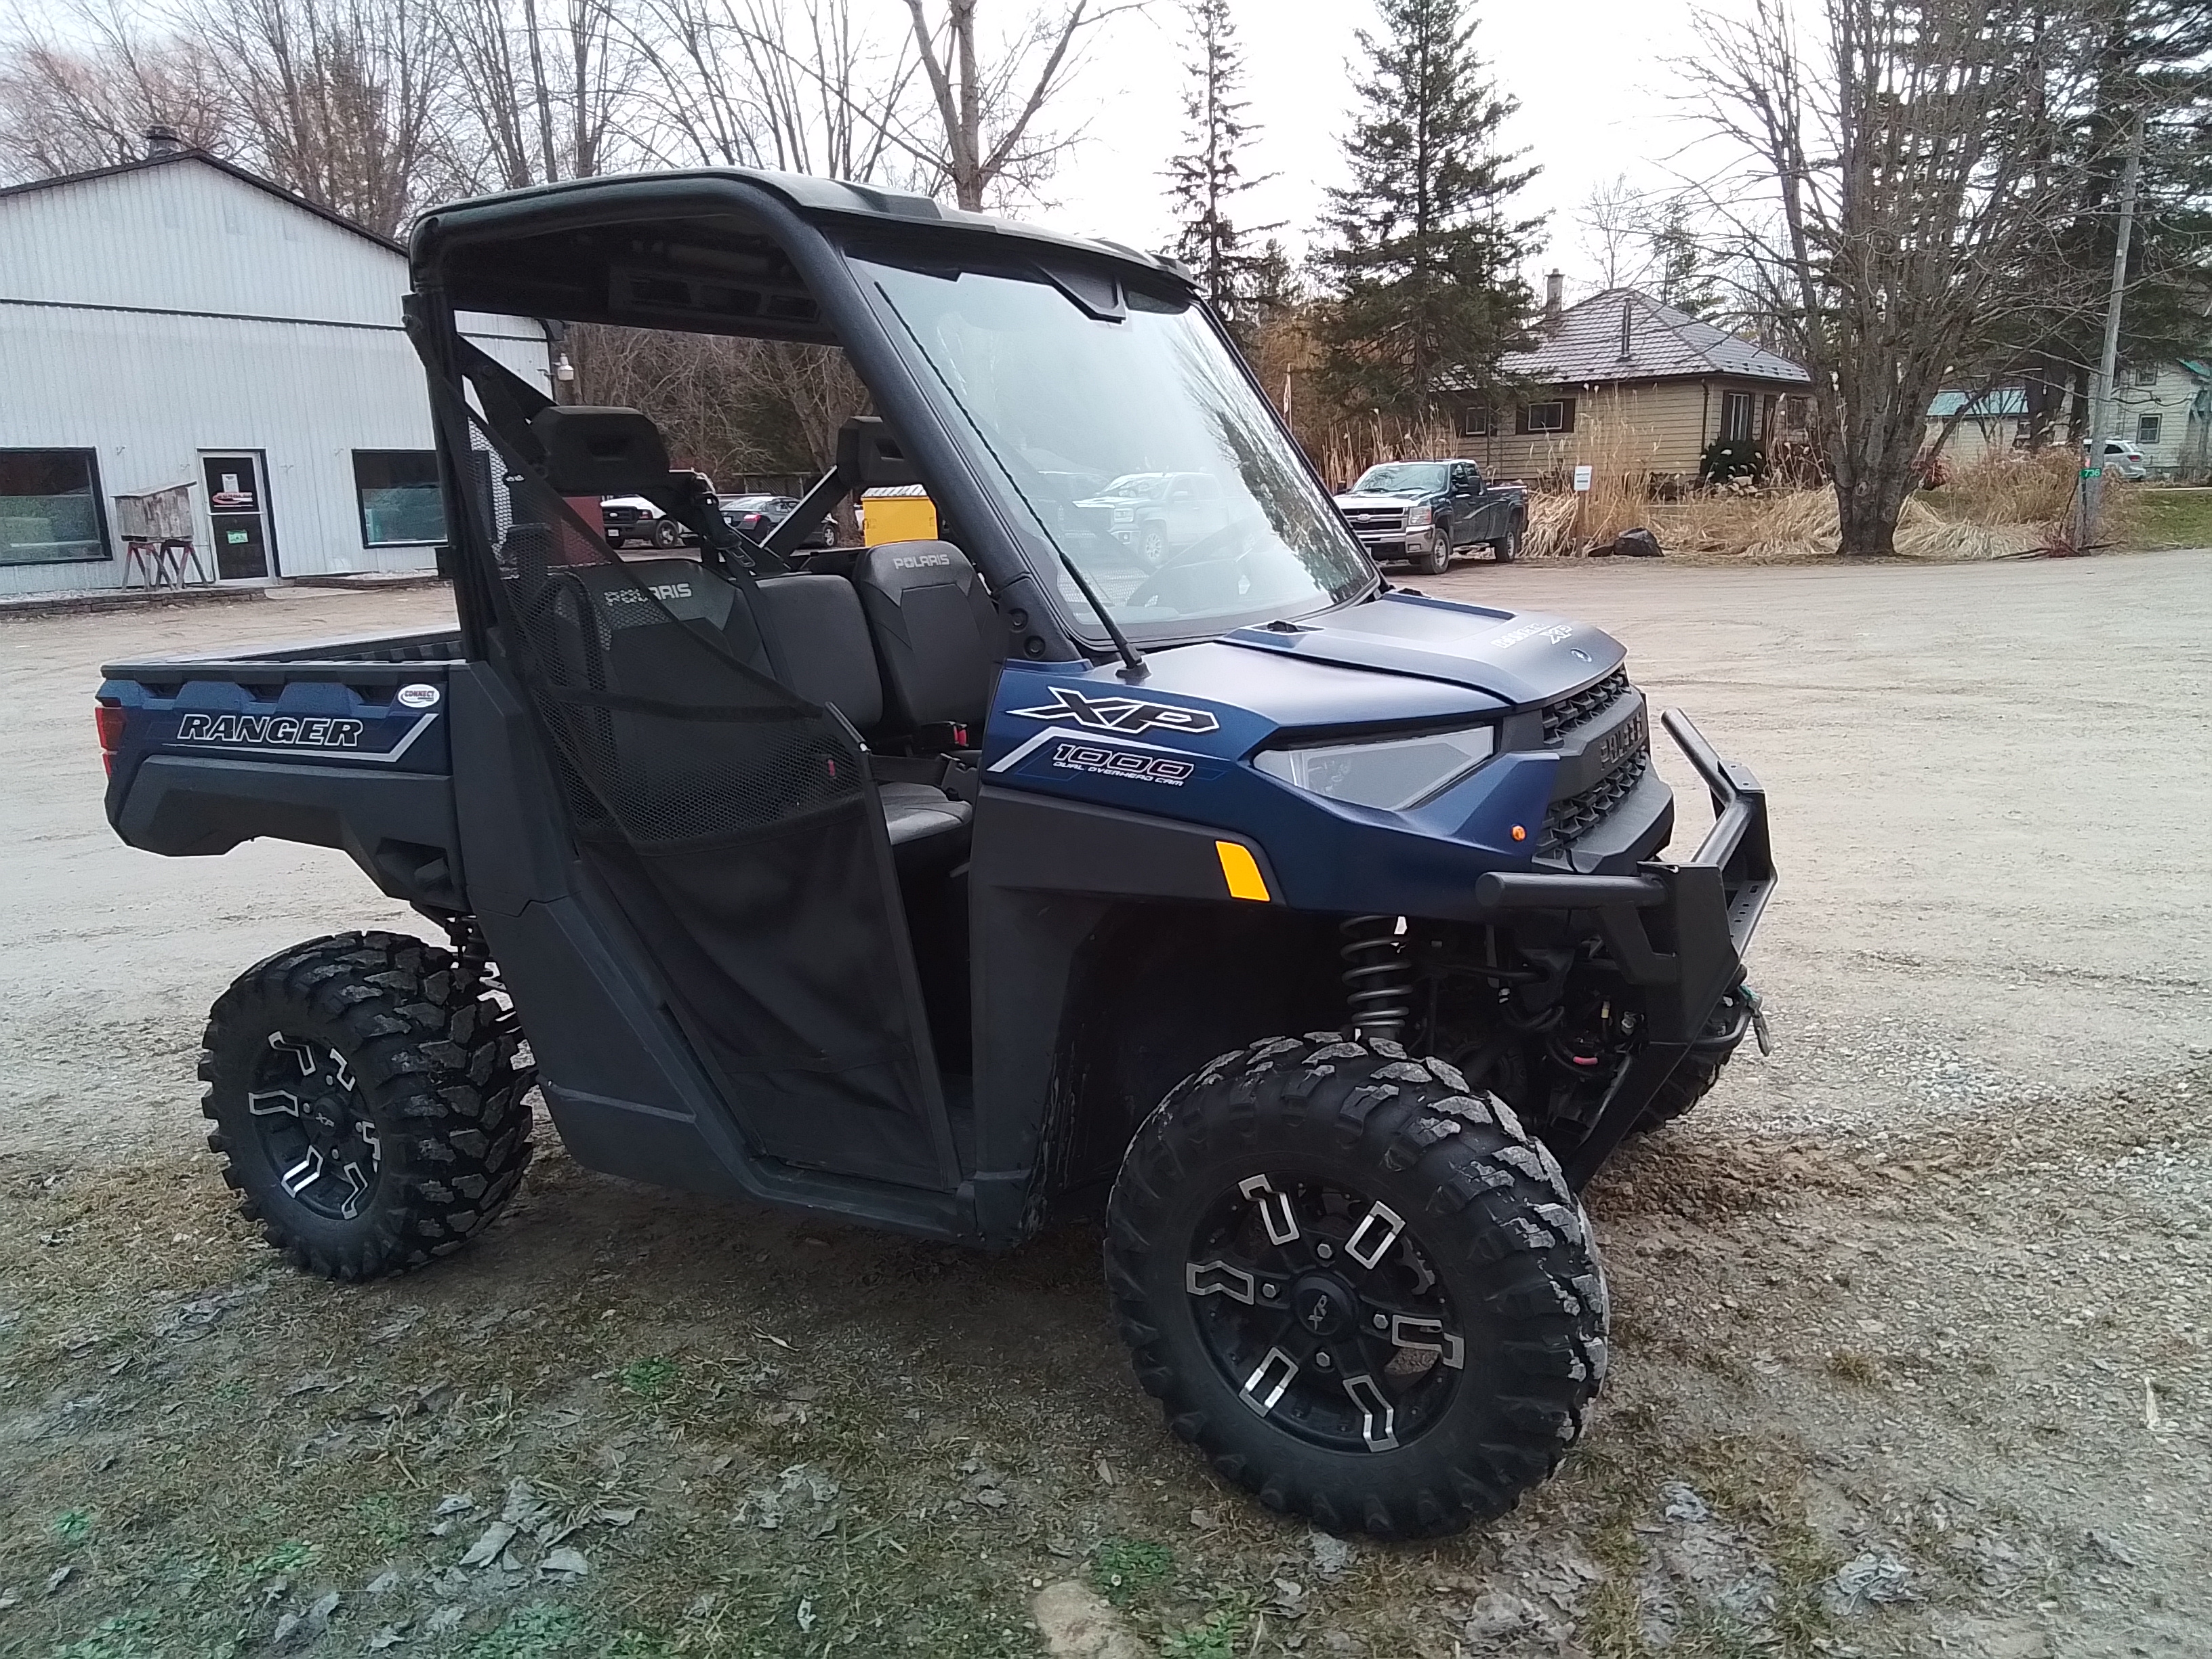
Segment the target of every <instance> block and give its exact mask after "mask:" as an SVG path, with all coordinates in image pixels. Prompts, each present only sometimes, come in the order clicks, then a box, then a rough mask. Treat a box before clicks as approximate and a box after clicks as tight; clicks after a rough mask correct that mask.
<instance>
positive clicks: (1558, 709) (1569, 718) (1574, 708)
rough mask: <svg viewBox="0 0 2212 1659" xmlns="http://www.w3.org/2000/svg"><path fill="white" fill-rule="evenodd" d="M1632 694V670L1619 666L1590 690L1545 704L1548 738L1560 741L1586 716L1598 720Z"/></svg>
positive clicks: (1547, 739) (1588, 718)
mask: <svg viewBox="0 0 2212 1659" xmlns="http://www.w3.org/2000/svg"><path fill="white" fill-rule="evenodd" d="M1627 695H1628V670H1627V669H1626V668H1625V667H1622V668H1616V669H1614V670H1613V672H1611V673H1610V674H1607V676H1606V677H1605V678H1603V679H1601V680H1600V681H1599V682H1598V683H1597V684H1595V685H1593V686H1591V687H1589V689H1588V690H1582V691H1577V692H1576V693H1575V694H1574V696H1571V697H1562V698H1560V699H1559V702H1547V703H1546V704H1545V705H1544V741H1545V742H1546V743H1557V742H1558V741H1559V739H1560V738H1563V737H1565V736H1566V734H1567V733H1568V732H1571V731H1573V730H1574V729H1575V727H1577V726H1580V725H1581V724H1582V723H1583V721H1584V720H1595V719H1596V718H1597V717H1598V716H1599V715H1600V714H1603V713H1605V711H1606V710H1607V709H1608V708H1612V707H1613V704H1614V703H1616V702H1619V701H1620V699H1621V698H1623V697H1625V696H1627Z"/></svg>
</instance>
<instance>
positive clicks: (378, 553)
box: [0, 129, 551, 595]
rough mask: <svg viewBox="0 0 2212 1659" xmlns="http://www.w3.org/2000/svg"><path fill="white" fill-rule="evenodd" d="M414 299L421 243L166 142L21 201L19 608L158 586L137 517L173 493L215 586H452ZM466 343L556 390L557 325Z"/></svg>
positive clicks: (0, 468)
mask: <svg viewBox="0 0 2212 1659" xmlns="http://www.w3.org/2000/svg"><path fill="white" fill-rule="evenodd" d="M407 286H408V276H407V256H406V252H405V250H404V249H403V248H402V247H400V246H399V245H398V243H396V242H392V241H389V240H386V239H385V238H383V237H381V236H377V235H374V234H371V233H369V232H368V231H366V230H363V229H362V228H360V227H359V226H357V225H355V224H353V223H351V222H349V221H347V220H345V219H343V218H341V217H339V216H337V215H335V214H331V213H328V212H325V211H324V210H322V209H320V208H318V207H316V206H314V205H313V204H310V203H307V202H305V201H302V200H301V199H300V198H299V197H296V196H294V195H292V194H291V193H289V191H285V190H283V189H282V188H281V187H279V186H277V185H274V184H271V183H270V182H269V181H268V180H266V179H260V178H257V177H256V176H254V175H253V174H252V173H247V172H246V171H244V170H243V169H241V168H239V167H233V166H231V165H230V164H229V163H228V162H225V161H221V160H218V159H217V158H216V157H215V156H212V155H204V154H202V153H200V152H197V151H195V150H191V149H185V148H183V147H182V146H181V145H179V143H177V142H176V140H175V139H174V137H173V136H171V135H169V134H167V133H166V132H164V131H162V130H161V129H155V131H153V132H152V133H150V134H149V150H148V154H147V155H146V156H145V157H144V158H143V160H140V161H134V162H131V163H129V164H126V165H125V166H121V167H104V168H101V169H100V170H98V171H96V172H91V173H76V174H71V175H69V176H66V177H63V178H57V179H40V180H37V181H35V182H33V183H30V184H26V185H15V186H13V187H12V188H8V189H4V190H0V387H4V388H5V392H4V394H0V595H4V594H9V593H30V592H68V591H81V590H86V589H95V588H103V587H118V586H123V585H124V584H125V579H126V577H128V578H130V579H131V580H145V579H146V575H145V564H144V562H143V560H140V559H134V558H131V557H129V556H127V550H126V547H125V541H124V537H123V533H122V532H123V529H124V528H125V527H126V526H125V522H124V520H125V509H119V508H118V497H137V496H143V495H148V494H150V493H153V492H170V493H168V494H167V496H166V500H167V502H168V503H169V504H170V505H171V506H172V507H175V508H178V509H180V510H181V513H182V517H181V519H176V520H173V521H172V523H171V524H170V525H169V526H167V527H165V529H164V531H163V532H162V533H164V534H170V533H173V532H174V531H176V530H179V529H181V530H184V531H185V532H188V533H187V534H186V535H185V536H183V537H180V538H179V540H188V541H189V542H190V543H191V551H192V555H193V556H192V557H191V559H181V558H180V559H179V561H178V568H179V569H181V570H182V571H183V572H184V573H185V574H186V575H187V576H189V577H191V578H193V579H197V578H198V577H200V576H203V575H204V576H205V577H207V578H210V579H212V580H222V581H240V582H252V581H268V580H279V579H282V578H284V577H289V576H305V575H318V574H334V573H339V572H368V571H404V570H413V569H419V568H428V566H429V565H430V564H431V563H432V562H433V561H434V558H435V551H436V548H437V544H439V542H441V540H442V539H443V538H444V536H445V524H444V520H443V514H442V510H441V507H440V503H439V495H438V486H437V469H436V465H435V459H434V457H433V455H432V453H431V436H430V409H429V398H428V390H427V388H426V386H425V385H424V381H423V377H422V366H421V364H420V362H418V360H417V359H416V356H415V352H414V349H413V348H412V347H411V346H410V343H409V342H408V339H407V336H406V334H405V333H404V331H403V329H402V327H401V324H400V311H399V306H400V299H401V296H402V295H404V293H405V292H406V291H407ZM462 328H463V331H464V332H465V334H467V336H468V337H470V338H471V340H474V341H475V342H476V343H477V344H479V345H480V346H482V347H483V349H485V350H486V351H487V352H489V353H490V354H491V356H494V357H495V358H497V359H498V360H499V361H500V362H503V363H504V364H506V365H507V367H508V368H511V369H513V371H514V372H515V373H516V374H520V375H523V376H525V377H526V378H527V379H529V380H532V382H533V383H534V384H536V385H538V386H549V387H550V384H551V380H550V363H549V356H548V352H549V342H548V339H547V335H546V331H545V329H544V326H543V325H540V324H538V323H536V322H532V321H530V320H528V319H516V318H511V317H501V318H494V317H475V316H469V317H465V318H463V319H462ZM179 486H185V487H187V488H185V489H182V490H179V489H178V488H177V487H179ZM142 527H143V526H142Z"/></svg>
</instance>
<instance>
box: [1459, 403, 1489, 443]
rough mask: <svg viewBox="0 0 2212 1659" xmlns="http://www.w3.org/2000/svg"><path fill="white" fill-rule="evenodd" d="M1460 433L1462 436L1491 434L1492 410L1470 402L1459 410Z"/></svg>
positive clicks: (1473, 436) (1480, 436)
mask: <svg viewBox="0 0 2212 1659" xmlns="http://www.w3.org/2000/svg"><path fill="white" fill-rule="evenodd" d="M1459 435H1460V436H1461V437H1462V438H1487V437H1488V436H1489V435H1490V411H1489V410H1486V409H1485V408H1483V407H1482V405H1481V404H1468V405H1467V406H1466V407H1465V408H1463V409H1462V410H1460V412H1459Z"/></svg>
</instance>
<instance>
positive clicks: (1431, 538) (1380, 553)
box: [1355, 526, 1437, 562]
mask: <svg viewBox="0 0 2212 1659" xmlns="http://www.w3.org/2000/svg"><path fill="white" fill-rule="evenodd" d="M1355 533H1356V534H1358V538H1359V544H1360V545H1361V546H1362V547H1364V548H1365V549H1366V550H1367V556H1368V557H1369V558H1370V559H1374V560H1376V561H1377V562H1381V561H1383V560H1385V559H1409V558H1412V557H1413V556H1415V555H1417V554H1421V553H1425V552H1427V551H1428V550H1429V549H1430V548H1431V547H1432V546H1434V545H1435V544H1436V539H1437V532H1436V529H1435V527H1434V526H1423V527H1422V528H1420V529H1419V530H1362V531H1358V532H1355Z"/></svg>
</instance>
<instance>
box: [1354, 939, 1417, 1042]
mask: <svg viewBox="0 0 2212 1659" xmlns="http://www.w3.org/2000/svg"><path fill="white" fill-rule="evenodd" d="M1398 927H1399V918H1398V917H1396V916H1347V917H1346V918H1345V920H1344V922H1343V923H1342V925H1341V926H1340V927H1339V928H1338V930H1337V931H1338V932H1339V933H1342V934H1343V935H1344V944H1343V945H1342V947H1341V948H1340V950H1339V951H1337V955H1338V956H1340V957H1342V958H1343V960H1344V993H1345V997H1344V1000H1345V1002H1346V1006H1348V1008H1349V1009H1350V1011H1351V1014H1352V1031H1353V1033H1354V1034H1355V1035H1356V1036H1361V1037H1365V1038H1370V1039H1371V1038H1374V1037H1389V1038H1390V1039H1391V1040H1393V1041H1394V1042H1395V1040H1396V1038H1397V1036H1398V1034H1399V1033H1400V1032H1401V1031H1402V1030H1405V1027H1406V1021H1407V1018H1409V1017H1410V1016H1411V1015H1412V1013H1413V969H1412V967H1411V966H1410V965H1409V964H1408V963H1407V960H1406V947H1405V944H1404V942H1403V941H1402V940H1401V939H1399V937H1398Z"/></svg>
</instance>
